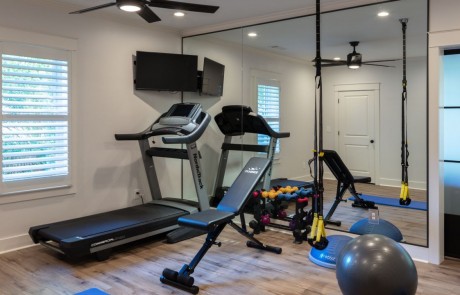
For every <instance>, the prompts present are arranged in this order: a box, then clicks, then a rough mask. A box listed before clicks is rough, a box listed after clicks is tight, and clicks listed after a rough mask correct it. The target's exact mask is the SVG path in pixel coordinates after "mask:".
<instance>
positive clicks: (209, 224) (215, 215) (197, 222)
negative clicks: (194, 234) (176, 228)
mask: <svg viewBox="0 0 460 295" xmlns="http://www.w3.org/2000/svg"><path fill="white" fill-rule="evenodd" d="M234 217H235V214H234V213H232V212H225V211H220V210H215V209H209V210H204V211H201V212H198V213H193V214H190V215H185V216H182V217H180V218H179V219H178V220H177V222H178V224H179V225H181V226H186V227H191V228H195V229H200V230H205V231H209V230H212V229H213V228H214V227H215V226H216V225H219V224H222V223H227V222H228V221H230V220H232V219H233V218H234Z"/></svg>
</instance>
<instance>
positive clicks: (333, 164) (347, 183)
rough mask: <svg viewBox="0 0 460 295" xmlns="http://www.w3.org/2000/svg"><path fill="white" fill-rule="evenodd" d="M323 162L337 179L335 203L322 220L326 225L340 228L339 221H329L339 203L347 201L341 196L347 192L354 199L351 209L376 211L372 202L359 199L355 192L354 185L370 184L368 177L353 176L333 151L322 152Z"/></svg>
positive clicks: (359, 195) (359, 196)
mask: <svg viewBox="0 0 460 295" xmlns="http://www.w3.org/2000/svg"><path fill="white" fill-rule="evenodd" d="M323 152H324V155H323V161H324V163H326V165H327V167H329V169H330V170H331V172H332V174H334V176H335V178H336V179H337V193H336V196H335V201H334V203H333V204H332V207H331V209H330V210H329V212H328V213H327V215H326V217H325V218H324V222H325V223H326V224H334V225H337V226H340V225H341V224H342V222H341V221H338V220H331V217H332V214H334V212H335V209H337V206H338V205H339V204H340V202H346V201H347V200H346V199H345V200H344V199H343V195H344V194H345V192H346V191H347V190H348V191H349V192H350V193H351V194H352V196H353V197H354V199H355V200H354V201H353V204H352V206H353V207H360V208H364V209H377V207H376V206H375V203H374V202H371V201H366V200H364V199H363V198H362V197H361V194H359V193H358V192H356V189H355V183H369V182H371V178H370V177H366V176H353V175H352V174H351V173H350V170H348V168H347V166H346V165H345V163H344V162H343V161H342V159H341V158H340V156H339V154H337V152H336V151H333V150H324V151H323Z"/></svg>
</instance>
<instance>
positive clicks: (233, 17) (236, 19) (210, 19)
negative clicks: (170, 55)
mask: <svg viewBox="0 0 460 295" xmlns="http://www.w3.org/2000/svg"><path fill="white" fill-rule="evenodd" d="M39 1H41V2H43V3H44V4H46V2H48V3H50V2H54V3H59V4H61V5H67V6H68V11H69V12H71V11H75V10H80V9H84V8H90V7H94V6H98V5H101V4H106V3H114V2H116V0H39ZM146 1H154V0H146ZM176 1H179V2H180V1H182V2H188V3H196V4H206V5H214V6H219V7H220V8H219V9H218V10H217V12H216V13H214V14H208V13H197V12H186V16H185V17H184V18H177V17H174V16H173V12H174V10H171V9H164V8H152V10H153V11H154V12H155V13H156V14H157V15H158V16H159V17H160V18H161V19H162V20H161V22H157V23H153V24H150V25H151V26H161V27H166V28H172V29H176V30H179V31H181V32H185V34H189V33H188V32H195V31H202V30H207V31H210V30H209V28H211V27H218V28H222V26H225V27H227V28H229V27H236V26H239V25H241V24H242V23H243V24H248V23H252V24H254V23H261V22H263V21H267V20H274V19H282V18H286V17H291V16H299V15H305V14H307V13H311V12H312V9H314V7H315V3H316V1H315V0H284V1H283V0H176ZM382 1H383V0H321V6H322V9H323V10H330V9H335V8H342V7H348V6H352V5H360V4H362V3H376V2H382ZM86 15H94V16H95V17H97V16H101V15H103V16H104V17H115V18H117V19H120V20H122V21H126V20H135V22H137V23H139V24H145V21H144V20H143V19H142V18H141V17H139V16H138V15H137V14H136V13H127V12H123V11H121V10H119V9H118V8H117V7H116V6H112V7H107V8H103V9H100V10H96V11H91V12H87V13H86ZM78 16H79V15H70V16H69V17H78ZM213 30H215V29H213Z"/></svg>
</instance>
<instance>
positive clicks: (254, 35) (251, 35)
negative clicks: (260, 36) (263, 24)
mask: <svg viewBox="0 0 460 295" xmlns="http://www.w3.org/2000/svg"><path fill="white" fill-rule="evenodd" d="M248 37H252V38H254V37H257V33H256V32H249V33H248Z"/></svg>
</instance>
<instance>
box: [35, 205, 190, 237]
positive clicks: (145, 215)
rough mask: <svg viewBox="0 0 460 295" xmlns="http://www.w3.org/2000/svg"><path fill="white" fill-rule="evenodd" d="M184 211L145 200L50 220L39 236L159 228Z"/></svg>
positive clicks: (175, 219) (174, 221)
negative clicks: (51, 222) (155, 225)
mask: <svg viewBox="0 0 460 295" xmlns="http://www.w3.org/2000/svg"><path fill="white" fill-rule="evenodd" d="M186 214H188V212H186V211H183V210H180V209H177V208H172V207H167V206H161V205H156V204H144V205H139V206H134V207H128V208H124V209H119V210H115V211H109V212H105V213H100V214H96V215H91V216H86V217H81V218H76V219H71V220H67V221H63V222H58V223H55V224H52V225H51V227H47V228H43V229H40V236H42V237H46V238H48V239H51V240H65V239H67V238H72V237H82V238H86V237H90V236H93V235H100V234H104V233H106V232H110V231H118V230H121V229H123V228H129V227H132V226H137V225H142V224H144V223H145V224H154V223H158V225H159V228H161V227H164V226H165V225H166V226H168V224H170V225H174V224H176V223H177V219H178V218H179V217H180V216H183V215H186Z"/></svg>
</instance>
